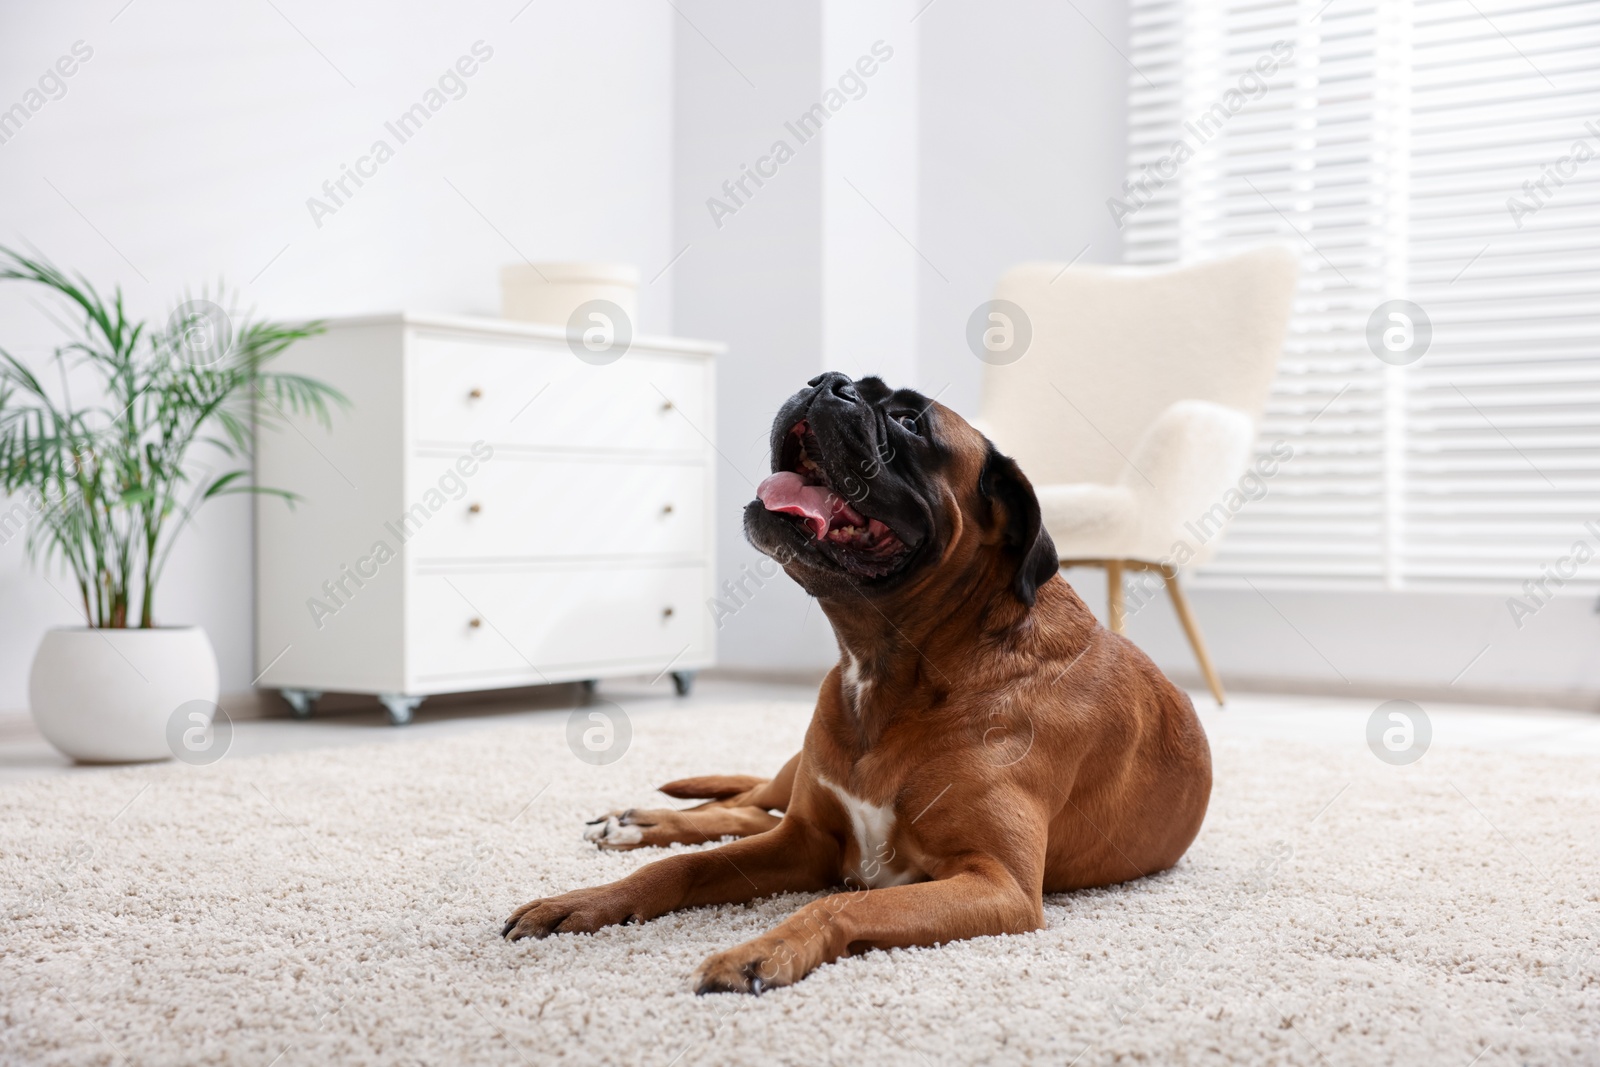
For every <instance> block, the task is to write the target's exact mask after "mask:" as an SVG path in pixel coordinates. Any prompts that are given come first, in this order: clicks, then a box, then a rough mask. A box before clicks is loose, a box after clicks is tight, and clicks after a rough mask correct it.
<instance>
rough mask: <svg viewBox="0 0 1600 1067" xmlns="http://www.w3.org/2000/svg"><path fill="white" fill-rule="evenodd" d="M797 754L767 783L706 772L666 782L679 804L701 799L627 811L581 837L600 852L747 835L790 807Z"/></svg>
mask: <svg viewBox="0 0 1600 1067" xmlns="http://www.w3.org/2000/svg"><path fill="white" fill-rule="evenodd" d="M799 764H800V754H799V753H798V752H797V753H795V754H794V756H793V757H792V758H791V759H790V760H789V762H788V763H785V764H784V765H783V769H782V770H780V771H779V772H778V773H777V776H776V777H774V778H770V779H763V778H755V777H753V776H750V775H743V774H710V775H704V776H701V777H698V778H680V779H678V780H677V781H673V782H668V783H667V784H666V785H664V786H662V787H661V791H662V792H663V793H665V794H667V795H668V796H670V797H677V798H678V799H680V800H704V801H705V803H704V804H698V805H696V806H695V807H692V808H686V809H684V810H682V811H679V810H676V809H673V808H629V809H627V810H626V811H613V812H610V813H608V814H606V815H602V816H600V818H598V819H595V820H593V821H591V822H590V823H589V826H590V827H591V829H589V830H588V831H586V832H585V833H584V835H583V836H584V837H585V838H587V839H588V840H590V841H593V842H594V843H595V844H596V845H599V846H600V847H601V848H609V849H630V848H648V847H650V846H652V845H671V844H676V843H680V842H681V843H684V844H701V843H703V842H706V841H715V840H717V839H718V838H722V837H750V836H752V835H754V834H759V833H764V832H766V831H767V830H770V829H772V828H773V827H774V826H776V825H778V823H779V822H780V821H781V820H780V819H779V817H778V816H776V815H773V814H772V812H773V811H780V812H781V811H785V810H787V809H788V807H789V794H790V791H791V790H792V789H793V788H794V774H795V768H796V767H798V766H799Z"/></svg>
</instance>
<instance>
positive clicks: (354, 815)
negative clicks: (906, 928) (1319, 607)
mask: <svg viewBox="0 0 1600 1067" xmlns="http://www.w3.org/2000/svg"><path fill="white" fill-rule="evenodd" d="M808 714H809V709H808V708H804V707H800V706H797V705H793V704H786V705H765V706H755V705H744V706H725V707H721V708H711V709H701V710H692V711H687V710H669V709H663V710H660V711H648V712H638V713H635V715H634V721H633V728H634V735H633V740H632V746H631V748H630V750H629V751H628V753H627V754H626V756H624V757H623V758H622V759H621V760H620V761H619V762H617V763H615V764H612V765H610V766H605V767H594V766H590V765H588V764H586V763H583V762H580V761H579V760H578V759H576V758H575V757H574V756H573V755H572V753H571V752H570V751H569V749H568V747H567V744H566V741H565V722H564V721H558V719H556V718H553V719H552V721H550V722H548V723H537V724H532V725H530V724H527V723H522V724H515V725H504V724H502V725H499V726H493V727H488V728H485V729H483V730H481V731H478V732H474V733H470V734H465V735H457V736H452V737H450V738H448V739H445V740H426V741H417V742H409V741H408V742H402V743H396V744H384V745H367V746H361V747H353V748H339V749H329V750H321V751H314V752H301V753H293V754H288V755H281V756H269V757H263V758H259V759H254V760H247V759H234V758H229V759H224V760H222V761H221V762H220V763H217V764H215V765H213V766H210V767H204V768H194V767H186V766H176V765H168V766H159V767H146V768H135V769H129V770H123V771H117V772H113V773H106V774H96V775H82V776H76V777H71V778H65V779H52V780H43V781H38V782H33V783H26V784H22V785H17V786H11V787H7V788H5V789H3V790H0V867H3V882H0V894H3V896H0V916H3V919H4V930H3V933H0V1026H3V1029H0V1062H3V1063H6V1064H20V1063H42V1064H54V1063H72V1064H190V1063H237V1064H257V1065H261V1067H267V1065H270V1064H275V1065H278V1067H290V1065H294V1064H359V1063H433V1064H455V1063H505V1064H542V1063H574V1064H577V1063H641V1064H656V1065H663V1067H664V1065H668V1064H673V1063H677V1064H701V1063H714V1064H740V1065H749V1064H759V1065H768V1064H790V1063H793V1064H831V1063H838V1064H873V1065H878V1064H902V1063H903V1064H916V1065H924V1064H926V1065H935V1064H953V1063H1000V1064H1009V1063H1079V1064H1103V1063H1127V1062H1133V1063H1151V1064H1174V1063H1275V1064H1308V1065H1318V1067H1328V1065H1335V1064H1376V1063H1401V1064H1447V1065H1459V1067H1468V1065H1469V1064H1478V1065H1483V1067H1488V1065H1491V1064H1511V1063H1519V1064H1520V1063H1535V1064H1545V1063H1564V1062H1565V1063H1583V1062H1588V1063H1595V1062H1600V977H1597V967H1600V954H1597V949H1600V884H1597V863H1596V856H1595V848H1596V845H1597V843H1600V774H1597V773H1596V768H1595V767H1594V766H1593V764H1592V762H1587V761H1578V760H1569V759H1564V758H1552V757H1548V756H1528V755H1501V754H1494V753H1487V752H1448V751H1440V750H1438V749H1437V748H1436V749H1435V751H1433V752H1430V753H1429V754H1428V755H1427V756H1426V757H1424V758H1423V759H1422V760H1421V761H1420V762H1419V763H1417V764H1414V765H1412V766H1410V767H1392V766H1389V765H1387V764H1384V763H1381V762H1380V761H1378V760H1377V759H1376V758H1374V757H1373V756H1372V754H1371V753H1370V752H1368V751H1367V749H1366V747H1365V745H1364V744H1363V742H1362V739H1361V737H1360V736H1359V726H1360V724H1356V725H1355V728H1354V729H1353V736H1352V739H1351V743H1350V744H1349V745H1348V746H1346V747H1342V748H1326V747H1324V748H1313V747H1302V746H1297V745H1292V744H1285V743H1278V742H1271V743H1251V744H1242V743H1218V744H1215V745H1214V747H1215V749H1216V764H1217V774H1216V791H1215V794H1214V797H1213V801H1212V806H1211V814H1210V816H1209V818H1208V820H1207V822H1206V826H1205V829H1204V830H1203V831H1202V833H1201V835H1200V838H1199V840H1198V841H1197V842H1196V844H1195V846H1194V847H1193V849H1192V850H1191V851H1190V853H1189V855H1188V857H1187V858H1186V859H1185V860H1184V862H1183V863H1182V864H1180V865H1179V867H1178V868H1176V869H1175V870H1173V871H1171V872H1169V873H1167V874H1165V875H1161V876H1157V877H1154V878H1150V879H1148V880H1145V881H1143V882H1140V883H1135V884H1132V885H1127V886H1122V887H1118V888H1113V889H1107V890H1097V891H1093V892H1084V893H1078V894H1073V895H1065V896H1057V897H1052V898H1050V899H1049V900H1048V901H1047V907H1046V910H1045V914H1046V916H1047V918H1048V922H1049V928H1048V929H1047V930H1045V931H1043V932H1040V933H1036V934H1030V935H1027V936H1021V937H995V938H982V939H979V940H975V941H970V942H965V943H960V944H953V945H948V946H945V947H942V948H938V949H931V950H912V951H899V952H888V953H884V952H880V953H872V954H868V955H865V956H862V957H858V958H855V959H851V960H846V961H843V962H840V963H837V964H834V965H831V966H827V967H824V968H822V969H821V970H819V971H818V972H816V973H815V974H813V975H812V976H811V977H810V978H808V979H807V980H805V981H804V982H802V983H800V984H799V985H797V986H795V987H793V988H789V989H780V990H777V991H774V992H771V993H768V994H767V995H765V996H763V997H761V998H759V999H757V998H749V997H737V996H727V995H724V996H711V997H696V996H694V995H693V994H692V993H691V992H690V989H689V975H690V973H691V971H692V970H693V968H694V966H695V964H696V963H697V962H699V960H700V959H701V958H702V957H703V956H705V955H706V954H708V953H710V952H712V951H714V950H716V949H719V948H723V947H725V946H728V945H732V944H734V943H736V942H738V941H740V940H743V939H745V938H747V937H750V936H752V935H754V934H756V933H757V932H759V931H761V930H762V929H764V928H766V927H768V926H769V925H771V924H773V923H774V922H776V921H777V920H778V919H779V918H780V917H781V916H783V915H784V914H786V913H787V912H789V911H790V910H791V909H793V908H795V907H796V906H798V905H799V904H801V903H802V902H803V901H804V900H805V899H807V898H806V897H805V896H801V895H792V896H786V897H781V898H774V899H768V900H762V901H757V902H755V903H752V904H749V905H737V906H725V907H715V908H706V909H701V910H697V911H689V912H682V913H678V914H674V915H670V916H667V917H665V918H662V919H659V920H657V921H655V922H652V923H649V924H646V925H644V926H635V927H624V928H618V929H611V930H607V931H604V932H602V933H600V934H597V935H592V936H588V935H579V936H571V935H568V936H558V937H555V938H552V939H550V940H548V941H543V942H537V941H525V942H520V943H518V944H508V943H506V942H503V941H502V940H501V939H500V937H499V936H498V934H499V929H500V925H501V922H502V921H503V920H504V919H505V917H506V915H507V914H508V912H509V911H510V909H511V908H512V907H513V906H515V905H517V904H520V903H522V902H523V901H525V900H527V899H529V898H531V897H534V896H539V895H543V894H549V893H555V892H559V891H562V890H566V889H570V888H573V887H575V886H581V885H586V884H590V883H593V882H597V881H602V880H606V879H611V878H616V877H618V876H620V875H622V874H624V873H626V872H627V871H629V870H632V869H633V868H634V867H636V866H637V865H639V864H642V863H647V862H649V861H650V860H651V859H654V858H656V857H657V856H659V855H660V853H659V852H652V851H642V852H634V853H601V852H597V851H595V850H594V848H593V847H592V846H589V845H587V844H585V843H584V841H583V839H582V836H581V831H582V829H583V820H584V819H585V818H588V817H591V816H593V815H594V814H596V813H599V812H602V811H604V810H607V809H608V808H610V807H612V806H613V805H617V804H624V805H625V804H630V803H639V802H649V801H651V799H652V796H653V793H652V786H653V785H654V784H656V783H658V782H660V781H663V780H666V779H670V778H674V777H678V776H681V775H689V774H697V773H703V772H708V771H729V772H734V771H738V772H751V773H756V772H767V773H770V772H771V771H772V770H774V769H776V768H777V767H778V766H779V764H780V763H781V762H782V760H783V759H784V758H785V757H786V756H787V755H788V754H789V753H790V752H791V751H793V750H794V749H795V748H796V747H797V746H798V744H799V742H800V738H801V734H802V731H803V729H804V726H805V722H806V718H807V716H808Z"/></svg>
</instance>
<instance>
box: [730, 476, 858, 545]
mask: <svg viewBox="0 0 1600 1067" xmlns="http://www.w3.org/2000/svg"><path fill="white" fill-rule="evenodd" d="M756 496H757V497H759V498H760V499H761V503H762V505H763V506H764V507H765V508H766V509H767V510H768V511H777V512H782V513H783V514H785V515H799V516H800V517H801V518H803V519H805V520H806V525H807V526H809V527H810V528H811V532H812V534H813V535H815V536H816V538H817V540H819V541H820V540H822V538H824V537H826V536H827V533H828V527H829V526H830V525H831V524H832V522H833V520H834V517H835V516H841V517H843V518H844V519H845V521H847V522H849V523H851V524H852V525H855V526H862V525H865V520H864V519H862V518H861V516H860V515H858V514H856V510H855V509H854V508H852V507H851V506H850V503H849V501H847V500H845V498H844V497H842V496H840V495H839V494H838V493H835V492H834V491H833V490H832V489H829V488H828V487H827V486H825V485H807V484H806V480H805V479H804V478H802V477H800V475H798V474H796V473H795V472H794V471H779V472H778V473H777V474H774V475H771V476H769V477H768V478H767V479H766V481H764V482H762V483H761V484H760V485H758V486H757V487H756Z"/></svg>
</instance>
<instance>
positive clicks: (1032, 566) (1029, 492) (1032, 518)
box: [978, 445, 1061, 608]
mask: <svg viewBox="0 0 1600 1067" xmlns="http://www.w3.org/2000/svg"><path fill="white" fill-rule="evenodd" d="M978 492H979V494H980V495H982V496H983V498H984V499H985V500H986V501H988V503H989V507H990V510H991V513H993V512H994V510H995V509H996V508H998V510H999V512H1000V514H998V515H996V516H995V518H996V521H999V522H1003V523H1004V524H1005V530H1004V543H1005V546H1006V551H1007V552H1008V553H1009V554H1011V556H1012V557H1013V559H1014V560H1015V561H1016V565H1017V575H1016V579H1015V580H1014V581H1013V582H1012V589H1013V590H1014V591H1015V592H1016V594H1017V599H1018V600H1020V601H1022V602H1023V603H1024V604H1026V605H1028V606H1029V607H1030V608H1031V607H1032V606H1033V600H1034V594H1035V593H1036V592H1037V591H1038V589H1039V587H1040V586H1041V585H1043V584H1044V583H1045V582H1048V581H1049V580H1050V576H1051V575H1053V574H1055V573H1056V571H1057V570H1059V569H1060V567H1061V560H1060V558H1059V557H1057V556H1056V545H1055V542H1054V541H1052V540H1050V534H1049V533H1048V532H1047V531H1046V530H1045V528H1044V520H1043V518H1042V517H1041V516H1040V514H1039V498H1038V497H1037V496H1035V495H1034V493H1033V484H1032V483H1031V482H1029V481H1028V478H1027V476H1026V475H1025V474H1023V473H1022V470H1021V469H1020V468H1019V467H1018V466H1017V461H1016V460H1014V459H1012V458H1011V457H1010V456H1003V455H1001V454H1000V452H999V451H998V450H997V449H996V448H995V447H994V445H990V446H989V455H988V458H987V459H985V460H984V464H983V473H982V474H981V475H980V476H979V477H978Z"/></svg>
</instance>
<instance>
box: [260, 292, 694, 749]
mask: <svg viewBox="0 0 1600 1067" xmlns="http://www.w3.org/2000/svg"><path fill="white" fill-rule="evenodd" d="M327 326H328V328H327V332H326V333H324V334H322V335H320V336H318V337H315V338H312V339H310V340H307V341H304V342H301V343H300V344H297V345H295V346H293V347H292V348H290V349H289V350H288V351H287V352H285V353H284V354H283V356H281V357H280V358H279V360H278V361H277V362H275V363H274V365H273V367H274V369H275V370H279V371H284V372H291V373H302V374H307V375H311V376H314V377H317V378H320V379H322V380H323V381H326V382H328V383H330V384H331V385H333V386H334V387H335V388H337V389H339V390H340V391H341V392H342V393H344V394H345V396H347V397H348V398H349V399H350V401H351V405H352V406H351V407H350V408H349V409H348V410H345V411H342V412H340V413H338V414H337V415H336V416H335V419H334V424H333V428H332V430H331V431H330V430H329V429H327V428H326V427H323V426H321V425H319V424H317V423H315V422H314V421H311V420H306V419H301V418H297V417H296V418H291V422H292V426H290V427H288V428H283V429H279V430H267V431H266V432H263V433H262V434H261V435H260V439H259V441H258V443H257V454H256V477H257V480H258V482H259V483H260V484H263V485H268V486H273V487H279V488H285V489H289V490H291V491H292V492H294V493H296V494H297V495H298V496H299V497H300V498H301V499H300V500H299V502H297V503H296V504H295V505H294V507H292V508H290V507H288V506H286V505H285V504H284V503H283V502H282V501H280V500H276V499H273V498H270V497H263V498H258V499H257V501H256V505H255V507H256V524H255V529H256V670H257V671H258V672H260V679H259V681H258V684H259V685H262V686H267V687H273V688H277V689H280V690H283V691H284V695H285V697H286V698H287V699H288V700H289V702H290V703H291V705H293V707H294V709H295V711H296V712H297V713H298V714H301V715H305V714H309V713H310V709H311V706H312V704H313V702H314V701H315V700H316V698H317V697H318V696H320V694H321V693H322V692H324V691H338V692H351V693H371V694H375V695H377V696H379V698H380V699H382V700H383V702H384V704H385V705H386V706H387V707H388V708H389V712H390V715H391V717H392V718H393V719H394V720H395V721H396V722H405V721H407V720H408V719H409V718H410V717H411V712H412V710H413V709H414V708H415V707H416V706H417V704H418V703H420V702H421V699H422V698H423V697H425V696H427V695H429V694H433V693H443V692H462V691H469V690H481V689H494V688H503V687H511V686H523V685H536V684H543V683H549V682H562V681H573V680H585V681H587V680H592V679H599V678H604V677H610V676H616V675H624V674H648V675H652V676H657V677H659V676H661V675H665V674H667V673H671V674H673V676H674V680H675V681H677V682H678V683H679V687H680V691H683V690H684V689H686V688H687V680H688V679H689V678H690V677H692V672H693V671H695V670H697V669H699V668H701V667H704V666H708V665H709V664H710V663H711V662H712V658H713V655H714V651H715V647H714V645H715V639H714V631H713V627H712V625H711V618H710V616H709V614H708V613H707V612H706V611H705V610H704V608H703V605H704V604H705V603H706V602H707V601H708V600H709V599H710V598H711V597H712V596H713V592H712V566H713V557H714V549H715V545H714V540H713V522H712V515H711V508H712V506H713V503H714V501H715V499H716V493H715V491H714V490H715V487H714V483H713V479H714V476H715V471H716V467H715V464H714V462H713V460H714V458H715V454H716V452H715V446H714V444H713V442H712V437H711V434H712V432H713V429H712V428H713V424H714V421H715V418H714V416H715V412H714V409H713V403H714V398H715V394H716V390H715V369H714V365H713V358H714V357H715V356H716V355H717V354H718V353H719V352H720V351H722V349H721V346H719V345H714V344H707V343H702V342H695V341H682V340H671V339H664V338H634V339H633V341H632V343H631V345H630V346H629V348H628V350H627V352H626V353H625V354H624V355H622V356H621V357H620V358H618V359H616V360H615V361H613V362H609V363H605V364H603V365H595V364H592V363H588V362H585V361H584V360H580V359H579V358H578V357H577V356H575V355H574V354H573V352H572V350H571V349H570V348H569V347H568V345H567V341H566V338H565V336H564V335H563V333H562V331H560V330H559V329H556V328H552V327H541V326H533V325H527V324H523V323H511V322H502V321H497V320H488V319H467V318H456V317H447V316H433V315H414V314H394V315H383V316H370V317H364V318H354V319H342V320H335V321H332V322H330V323H328V324H327ZM269 402H270V401H267V400H264V399H263V400H258V404H266V403H269ZM285 414H289V415H291V416H292V414H293V413H292V412H286V413H285Z"/></svg>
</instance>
